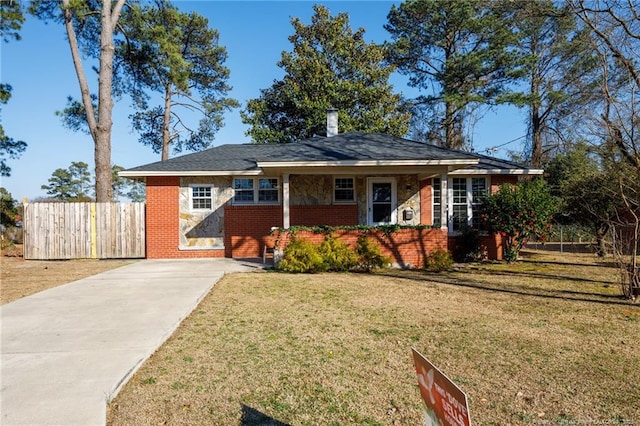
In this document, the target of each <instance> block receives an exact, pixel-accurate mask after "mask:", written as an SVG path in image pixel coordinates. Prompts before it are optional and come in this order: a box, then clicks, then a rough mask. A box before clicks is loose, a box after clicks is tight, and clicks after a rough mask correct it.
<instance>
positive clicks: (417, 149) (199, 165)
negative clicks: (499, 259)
mask: <svg viewBox="0 0 640 426" xmlns="http://www.w3.org/2000/svg"><path fill="white" fill-rule="evenodd" d="M475 159H479V160H480V161H481V163H480V164H479V165H477V166H475V167H480V166H483V163H486V164H485V165H484V166H483V167H486V168H488V169H495V168H496V167H498V168H506V169H516V168H517V169H523V166H520V165H516V164H514V163H510V162H507V161H504V160H499V159H494V158H491V157H487V156H482V155H478V154H473V153H469V152H463V151H457V150H452V149H446V148H441V147H438V146H435V145H428V144H425V143H422V142H416V141H412V140H408V139H403V138H398V137H395V136H390V135H385V134H378V133H360V132H348V133H342V134H339V135H337V136H333V137H330V138H327V137H322V136H316V137H313V138H309V139H305V140H302V141H299V142H295V143H290V144H282V145H278V144H263V145H257V144H235V145H233V144H230V145H222V146H218V147H215V148H210V149H207V150H204V151H200V152H196V153H193V154H187V155H183V156H180V157H175V158H172V159H169V160H167V161H158V162H156V163H151V164H146V165H143V166H138V167H134V168H131V169H128V170H127V171H126V172H136V174H141V173H139V172H152V174H158V172H168V173H171V174H175V173H176V172H197V171H222V172H243V171H245V172H250V171H257V170H259V169H258V166H257V163H258V162H269V161H277V162H314V161H323V162H327V161H329V162H331V161H367V160H377V161H380V160H382V161H384V160H387V161H394V160H433V161H448V160H470V161H473V160H475Z"/></svg>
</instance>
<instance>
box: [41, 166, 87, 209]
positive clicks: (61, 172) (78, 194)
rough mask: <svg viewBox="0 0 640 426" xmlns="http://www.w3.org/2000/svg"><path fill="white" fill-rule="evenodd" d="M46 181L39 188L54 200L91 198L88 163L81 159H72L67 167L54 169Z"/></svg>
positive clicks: (83, 199)
mask: <svg viewBox="0 0 640 426" xmlns="http://www.w3.org/2000/svg"><path fill="white" fill-rule="evenodd" d="M48 182H49V184H48V185H42V186H41V187H40V188H41V189H44V190H46V191H47V195H50V196H51V197H52V198H54V199H56V200H60V201H90V200H91V198H92V197H91V189H90V186H91V173H90V172H89V165H88V164H87V163H85V162H83V161H73V162H72V163H71V165H70V166H69V168H67V169H62V168H60V169H56V170H55V171H54V172H53V173H52V174H51V177H50V178H49V180H48Z"/></svg>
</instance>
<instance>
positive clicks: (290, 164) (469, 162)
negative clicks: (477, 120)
mask: <svg viewBox="0 0 640 426" xmlns="http://www.w3.org/2000/svg"><path fill="white" fill-rule="evenodd" d="M478 162H479V160H478V159H475V158H473V159H454V160H330V161H258V162H257V166H258V167H259V168H261V169H268V168H301V167H371V166H387V167H388V166H391V167H394V166H474V165H476V164H478Z"/></svg>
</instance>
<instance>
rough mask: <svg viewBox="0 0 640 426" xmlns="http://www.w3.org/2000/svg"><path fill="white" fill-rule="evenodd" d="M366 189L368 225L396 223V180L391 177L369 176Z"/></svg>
mask: <svg viewBox="0 0 640 426" xmlns="http://www.w3.org/2000/svg"><path fill="white" fill-rule="evenodd" d="M368 183H369V185H368V188H367V189H368V190H367V210H368V214H367V222H368V224H369V225H388V224H391V223H396V221H397V218H396V182H395V180H394V179H392V178H370V179H369V180H368Z"/></svg>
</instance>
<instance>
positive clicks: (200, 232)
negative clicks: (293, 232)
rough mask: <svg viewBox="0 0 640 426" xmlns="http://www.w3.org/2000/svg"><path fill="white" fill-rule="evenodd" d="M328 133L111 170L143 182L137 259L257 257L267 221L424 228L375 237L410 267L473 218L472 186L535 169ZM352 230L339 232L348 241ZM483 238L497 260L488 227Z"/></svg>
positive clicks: (269, 239)
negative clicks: (142, 249) (141, 245)
mask: <svg viewBox="0 0 640 426" xmlns="http://www.w3.org/2000/svg"><path fill="white" fill-rule="evenodd" d="M328 134H329V135H330V136H328V137H323V136H317V137H312V138H310V139H306V140H301V141H299V142H296V143H291V144H284V145H275V144H263V145H258V144H235V145H234V144H230V145H222V146H219V147H215V148H211V149H207V150H204V151H201V152H197V153H193V154H188V155H183V156H180V157H176V158H173V159H170V160H167V161H164V162H156V163H151V164H147V165H143V166H139V167H135V168H132V169H128V170H126V171H123V172H120V175H121V176H123V177H127V178H133V179H144V181H145V182H146V187H147V204H146V229H147V236H146V240H147V251H146V253H147V257H148V258H193V257H232V258H247V257H262V256H263V251H264V248H265V246H267V245H271V244H273V236H272V235H271V230H272V228H274V227H279V228H285V229H286V228H289V227H291V226H295V225H306V226H314V225H330V226H339V225H359V224H360V225H383V224H399V225H433V226H432V227H429V228H426V229H401V230H399V231H397V232H396V233H394V234H393V235H391V236H389V235H388V234H386V235H382V233H381V232H379V233H378V235H377V238H378V241H379V242H380V245H381V246H382V249H383V253H386V254H387V255H391V256H392V257H393V260H394V262H395V263H397V264H399V265H402V266H419V265H421V262H422V260H423V258H424V255H425V253H428V252H429V251H431V250H433V249H435V248H443V249H448V248H451V247H453V245H454V244H455V237H456V235H458V234H459V233H460V230H461V229H462V227H463V226H466V225H468V226H475V227H478V226H479V219H478V214H477V208H478V205H477V201H478V199H479V197H480V195H481V194H483V193H485V192H486V191H495V190H497V188H498V187H499V186H500V185H501V184H503V183H506V182H509V183H515V182H517V180H518V179H519V177H521V176H523V175H536V174H541V173H542V170H537V169H529V168H526V167H524V166H521V165H518V164H515V163H511V162H508V161H504V160H500V159H496V158H492V157H488V156H483V155H478V154H474V153H468V152H462V151H457V150H451V149H445V148H441V147H437V146H433V145H428V144H425V143H420V142H415V141H411V140H408V139H403V138H398V137H394V136H389V135H385V134H368V133H359V132H349V133H342V134H337V131H334V132H333V133H332V132H331V129H329V131H328ZM443 219H444V220H443ZM353 232H354V231H351V235H349V232H348V231H344V232H341V235H340V237H341V238H344V239H346V240H347V241H349V242H350V243H353V241H355V240H354V238H353ZM359 232H362V231H359ZM372 234H375V233H372ZM483 238H484V242H483V243H484V244H485V246H486V248H487V250H488V253H489V256H490V257H491V258H497V259H500V258H501V256H502V250H501V242H500V238H499V236H490V235H486V236H484V237H483Z"/></svg>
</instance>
